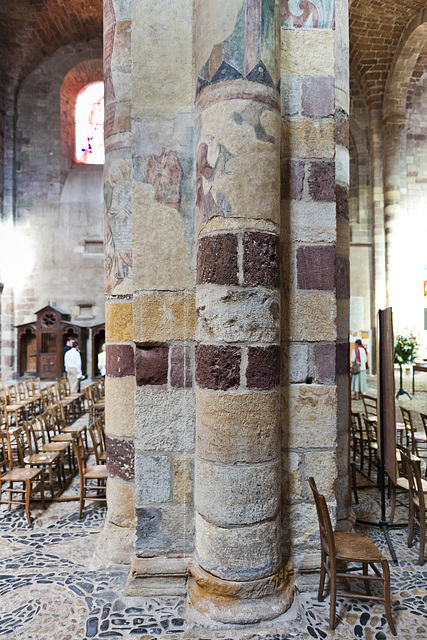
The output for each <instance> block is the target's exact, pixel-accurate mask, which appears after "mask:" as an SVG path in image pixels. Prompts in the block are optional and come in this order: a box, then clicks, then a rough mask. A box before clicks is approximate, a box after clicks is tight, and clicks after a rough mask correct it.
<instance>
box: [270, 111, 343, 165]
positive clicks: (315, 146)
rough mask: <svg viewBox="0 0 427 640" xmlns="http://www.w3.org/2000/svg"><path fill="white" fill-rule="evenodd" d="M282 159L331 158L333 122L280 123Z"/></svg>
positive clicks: (332, 150) (333, 139)
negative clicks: (294, 157)
mask: <svg viewBox="0 0 427 640" xmlns="http://www.w3.org/2000/svg"><path fill="white" fill-rule="evenodd" d="M281 147H282V152H281V155H282V157H292V156H297V157H299V158H333V157H334V154H335V128H334V124H333V122H329V121H327V122H318V121H317V120H299V121H298V120H297V121H286V120H285V121H283V122H282V139H281Z"/></svg>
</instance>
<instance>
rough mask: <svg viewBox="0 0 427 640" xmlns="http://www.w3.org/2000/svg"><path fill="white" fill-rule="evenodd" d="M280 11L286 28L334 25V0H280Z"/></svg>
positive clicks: (331, 26)
mask: <svg viewBox="0 0 427 640" xmlns="http://www.w3.org/2000/svg"><path fill="white" fill-rule="evenodd" d="M281 13H282V25H284V26H285V27H288V29H292V28H294V29H301V28H304V29H309V28H312V29H332V28H333V27H334V0H282V7H281Z"/></svg>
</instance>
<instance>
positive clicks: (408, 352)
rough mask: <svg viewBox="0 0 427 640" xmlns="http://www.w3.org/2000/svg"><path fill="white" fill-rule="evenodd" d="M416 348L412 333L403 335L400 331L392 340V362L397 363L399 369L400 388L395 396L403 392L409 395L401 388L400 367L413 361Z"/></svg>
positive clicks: (416, 343)
mask: <svg viewBox="0 0 427 640" xmlns="http://www.w3.org/2000/svg"><path fill="white" fill-rule="evenodd" d="M418 348H419V345H418V342H417V339H416V337H415V336H414V335H412V333H410V334H409V336H405V335H403V334H402V333H399V335H397V336H396V339H395V341H394V363H395V364H398V365H399V369H400V389H399V391H398V392H397V396H396V397H397V398H398V397H399V396H401V395H403V394H404V393H406V395H407V396H409V393H407V392H406V391H404V390H403V381H402V367H403V366H404V365H411V364H412V363H413V362H414V361H415V358H416V356H417V351H418ZM409 397H411V396H409Z"/></svg>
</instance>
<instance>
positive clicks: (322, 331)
mask: <svg viewBox="0 0 427 640" xmlns="http://www.w3.org/2000/svg"><path fill="white" fill-rule="evenodd" d="M288 305H289V307H288V312H289V336H284V337H286V338H287V337H290V339H291V340H295V341H301V342H302V341H305V342H308V341H309V342H319V341H322V340H328V341H330V342H333V341H335V339H336V327H335V324H336V313H337V312H336V300H335V294H334V293H332V292H331V291H301V292H299V293H298V294H297V295H291V296H289V297H288Z"/></svg>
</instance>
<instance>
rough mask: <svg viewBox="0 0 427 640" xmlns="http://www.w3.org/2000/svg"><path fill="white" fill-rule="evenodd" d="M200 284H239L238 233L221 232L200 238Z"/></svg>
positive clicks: (198, 268)
mask: <svg viewBox="0 0 427 640" xmlns="http://www.w3.org/2000/svg"><path fill="white" fill-rule="evenodd" d="M197 282H198V284H204V283H212V284H238V265H237V235H235V234H231V233H221V234H218V235H214V236H205V237H203V238H200V241H199V246H198V253H197Z"/></svg>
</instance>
